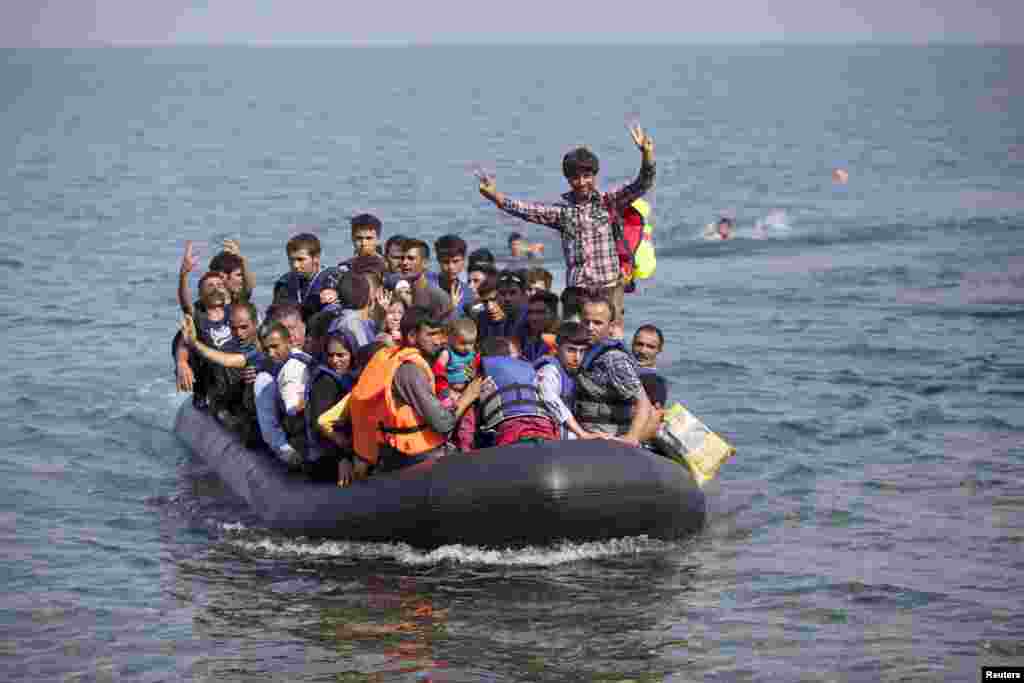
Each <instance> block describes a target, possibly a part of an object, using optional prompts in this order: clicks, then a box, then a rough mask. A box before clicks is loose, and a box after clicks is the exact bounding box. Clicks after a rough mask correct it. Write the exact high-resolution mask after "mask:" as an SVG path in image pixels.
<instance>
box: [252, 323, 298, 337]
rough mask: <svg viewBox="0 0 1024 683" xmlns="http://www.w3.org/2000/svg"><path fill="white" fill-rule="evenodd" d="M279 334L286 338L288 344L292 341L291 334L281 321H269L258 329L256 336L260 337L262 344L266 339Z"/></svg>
mask: <svg viewBox="0 0 1024 683" xmlns="http://www.w3.org/2000/svg"><path fill="white" fill-rule="evenodd" d="M275 332H276V333H277V334H279V335H281V336H282V337H284V340H285V341H286V342H288V341H289V340H290V339H291V333H290V332H288V328H287V327H285V326H284V325H283V324H282V323H281V321H280V320H267V321H265V322H264V323H263V324H262V325H260V326H259V327H258V328H257V329H256V336H257V337H259V339H260V342H261V343H262V342H263V340H264V339H266V338H267V337H269V336H270V335H272V334H274V333H275Z"/></svg>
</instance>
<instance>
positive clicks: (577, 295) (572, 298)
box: [561, 287, 587, 318]
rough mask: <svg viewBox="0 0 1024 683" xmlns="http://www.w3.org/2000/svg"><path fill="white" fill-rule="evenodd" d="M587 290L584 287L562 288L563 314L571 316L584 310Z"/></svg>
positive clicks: (567, 316)
mask: <svg viewBox="0 0 1024 683" xmlns="http://www.w3.org/2000/svg"><path fill="white" fill-rule="evenodd" d="M586 291H587V290H585V289H583V288H582V287H566V288H565V289H563V290H562V297H561V298H562V316H563V317H566V318H570V317H572V316H574V315H577V314H579V313H581V312H582V311H583V303H582V302H583V298H584V297H585V296H586Z"/></svg>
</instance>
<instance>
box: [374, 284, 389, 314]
mask: <svg viewBox="0 0 1024 683" xmlns="http://www.w3.org/2000/svg"><path fill="white" fill-rule="evenodd" d="M377 303H378V304H379V305H380V307H381V308H383V309H384V310H387V308H388V306H390V305H391V290H390V289H384V288H383V287H381V288H380V289H378V290H377Z"/></svg>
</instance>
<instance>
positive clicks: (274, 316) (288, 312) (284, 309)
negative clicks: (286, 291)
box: [267, 303, 302, 320]
mask: <svg viewBox="0 0 1024 683" xmlns="http://www.w3.org/2000/svg"><path fill="white" fill-rule="evenodd" d="M295 316H298V317H299V318H301V317H302V307H301V306H299V305H298V304H293V303H284V304H270V305H269V306H267V320H284V319H285V318H293V317H295Z"/></svg>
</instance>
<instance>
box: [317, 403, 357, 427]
mask: <svg viewBox="0 0 1024 683" xmlns="http://www.w3.org/2000/svg"><path fill="white" fill-rule="evenodd" d="M349 396H351V394H345V396H344V397H343V398H342V399H341V400H340V401H338V402H337V403H335V404H334V405H333V406H331V407H330V408H328V409H327V410H325V411H324V412H323V413H322V414H321V415H320V419H318V420H317V421H316V424H317V427H319V428H320V431H321V432H323V433H324V434H330V433H331V432H333V431H334V430H335V427H336V425H337V424H338V423H342V424H344V423H346V422H348V421H349V420H350V419H351V415H349V410H348V397H349Z"/></svg>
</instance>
